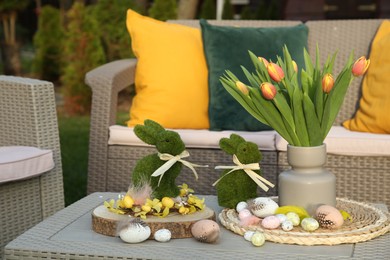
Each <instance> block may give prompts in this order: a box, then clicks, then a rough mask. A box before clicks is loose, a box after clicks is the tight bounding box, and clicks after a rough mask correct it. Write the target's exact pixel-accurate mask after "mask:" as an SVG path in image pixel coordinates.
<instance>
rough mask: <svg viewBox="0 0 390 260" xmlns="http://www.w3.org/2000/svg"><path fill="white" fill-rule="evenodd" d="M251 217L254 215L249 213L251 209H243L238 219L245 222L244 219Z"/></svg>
mask: <svg viewBox="0 0 390 260" xmlns="http://www.w3.org/2000/svg"><path fill="white" fill-rule="evenodd" d="M251 215H252V213H251V212H250V211H249V209H243V210H241V211H240V212H239V213H238V218H239V219H240V220H243V219H246V218H248V217H250V216H251Z"/></svg>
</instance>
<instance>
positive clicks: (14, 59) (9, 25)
mask: <svg viewBox="0 0 390 260" xmlns="http://www.w3.org/2000/svg"><path fill="white" fill-rule="evenodd" d="M28 4H29V1H28V0H7V1H4V0H2V1H0V18H1V23H2V24H3V33H2V35H4V39H1V54H2V61H3V64H4V73H5V74H11V75H20V74H21V68H22V66H21V62H20V54H19V43H18V42H17V39H16V20H17V14H18V12H19V11H21V10H23V9H25V8H26V7H27V5H28Z"/></svg>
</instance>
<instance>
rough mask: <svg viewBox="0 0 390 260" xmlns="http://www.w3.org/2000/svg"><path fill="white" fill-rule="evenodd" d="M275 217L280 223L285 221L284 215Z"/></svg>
mask: <svg viewBox="0 0 390 260" xmlns="http://www.w3.org/2000/svg"><path fill="white" fill-rule="evenodd" d="M275 216H276V217H277V218H278V219H279V220H280V223H283V222H284V221H286V220H287V217H286V215H284V214H276V215H275Z"/></svg>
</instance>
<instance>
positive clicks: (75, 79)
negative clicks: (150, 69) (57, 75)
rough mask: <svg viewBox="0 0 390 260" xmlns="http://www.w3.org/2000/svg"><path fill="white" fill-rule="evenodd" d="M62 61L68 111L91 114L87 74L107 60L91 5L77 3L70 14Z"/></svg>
mask: <svg viewBox="0 0 390 260" xmlns="http://www.w3.org/2000/svg"><path fill="white" fill-rule="evenodd" d="M67 19H68V21H69V22H68V24H67V28H66V33H65V41H64V49H63V56H62V62H63V64H64V67H63V74H62V77H61V83H62V85H63V94H64V109H65V112H67V113H68V114H84V113H88V112H89V110H90V105H91V90H90V89H89V87H88V86H87V85H85V83H84V77H85V74H86V73H87V72H88V71H90V70H92V69H93V68H96V67H98V66H99V65H101V64H103V63H105V61H106V58H105V54H104V51H103V46H102V44H101V40H100V29H99V25H98V23H97V21H96V20H95V19H94V18H93V16H92V12H91V8H87V7H85V6H84V4H82V3H79V2H76V3H75V4H74V5H73V6H72V8H71V9H70V10H69V11H68V13H67Z"/></svg>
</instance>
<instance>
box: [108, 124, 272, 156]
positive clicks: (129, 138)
mask: <svg viewBox="0 0 390 260" xmlns="http://www.w3.org/2000/svg"><path fill="white" fill-rule="evenodd" d="M173 131H176V132H177V133H178V134H179V135H180V136H181V138H182V140H183V142H184V143H185V145H186V147H188V148H219V140H220V139H221V138H223V137H229V136H230V134H232V133H236V134H238V135H240V136H242V137H243V138H244V139H245V140H247V141H250V142H254V143H255V144H257V145H258V146H259V148H260V149H261V150H268V151H275V136H276V132H275V131H262V132H244V131H210V130H206V129H205V130H192V129H173ZM108 144H109V145H135V146H148V145H147V144H145V143H144V142H142V141H141V140H140V139H139V138H138V137H137V136H136V135H135V134H134V131H133V128H130V127H126V126H119V125H113V126H110V137H109V140H108Z"/></svg>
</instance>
